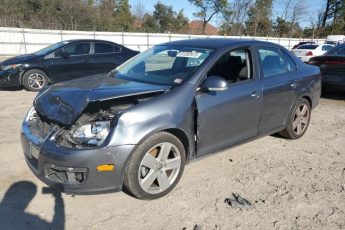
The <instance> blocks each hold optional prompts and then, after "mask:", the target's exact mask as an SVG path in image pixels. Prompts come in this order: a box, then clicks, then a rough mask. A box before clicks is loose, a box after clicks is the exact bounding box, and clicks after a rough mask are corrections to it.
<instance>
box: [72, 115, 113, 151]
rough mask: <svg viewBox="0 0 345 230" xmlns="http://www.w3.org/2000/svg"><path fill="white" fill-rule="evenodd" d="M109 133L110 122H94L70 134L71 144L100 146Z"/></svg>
mask: <svg viewBox="0 0 345 230" xmlns="http://www.w3.org/2000/svg"><path fill="white" fill-rule="evenodd" d="M109 132H110V121H96V122H93V123H91V124H86V125H83V126H81V127H79V128H77V129H76V130H74V131H73V132H72V133H71V139H72V140H73V142H75V143H76V144H79V145H92V146H100V145H101V144H103V143H104V141H105V139H106V138H107V136H108V134H109Z"/></svg>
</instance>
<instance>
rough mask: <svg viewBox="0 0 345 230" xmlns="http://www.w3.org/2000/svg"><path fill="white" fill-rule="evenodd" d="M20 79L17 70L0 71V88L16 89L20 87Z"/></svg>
mask: <svg viewBox="0 0 345 230" xmlns="http://www.w3.org/2000/svg"><path fill="white" fill-rule="evenodd" d="M20 78H21V73H20V71H19V70H17V69H10V70H1V69H0V88H6V87H18V86H20V85H21V82H20Z"/></svg>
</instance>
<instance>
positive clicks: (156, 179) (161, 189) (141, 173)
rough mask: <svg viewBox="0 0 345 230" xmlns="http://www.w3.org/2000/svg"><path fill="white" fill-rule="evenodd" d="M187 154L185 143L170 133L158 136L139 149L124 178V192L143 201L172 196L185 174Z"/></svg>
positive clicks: (133, 156) (157, 134)
mask: <svg viewBox="0 0 345 230" xmlns="http://www.w3.org/2000/svg"><path fill="white" fill-rule="evenodd" d="M185 162H186V152H185V149H184V146H183V144H182V143H181V141H180V140H179V139H178V138H177V137H176V136H174V135H172V134H170V133H167V132H159V133H156V134H154V135H152V136H150V137H149V138H147V139H146V140H144V141H143V142H142V143H141V144H139V145H138V146H137V148H136V149H135V150H134V152H133V154H132V155H131V156H130V158H129V161H128V164H127V167H126V170H125V175H124V182H123V184H124V188H125V190H126V191H128V192H129V193H130V194H132V195H133V196H135V197H137V198H139V199H145V200H151V199H156V198H159V197H162V196H164V195H166V194H168V193H169V192H170V191H171V190H172V189H173V188H174V187H175V186H176V184H177V183H178V181H179V180H180V178H181V175H182V173H183V170H184V166H185Z"/></svg>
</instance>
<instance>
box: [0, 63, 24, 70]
mask: <svg viewBox="0 0 345 230" xmlns="http://www.w3.org/2000/svg"><path fill="white" fill-rule="evenodd" d="M21 65H22V64H13V65H4V66H2V67H1V69H2V70H9V69H15V68H17V67H19V66H21Z"/></svg>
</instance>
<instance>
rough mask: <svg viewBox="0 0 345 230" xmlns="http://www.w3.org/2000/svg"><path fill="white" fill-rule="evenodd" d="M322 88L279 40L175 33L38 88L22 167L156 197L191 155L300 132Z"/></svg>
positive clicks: (76, 190)
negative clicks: (99, 71)
mask: <svg viewBox="0 0 345 230" xmlns="http://www.w3.org/2000/svg"><path fill="white" fill-rule="evenodd" d="M320 92H321V81H320V71H319V69H318V68H317V67H314V66H311V65H307V64H304V63H303V62H301V61H300V60H299V59H297V58H296V57H294V56H293V55H291V54H290V53H289V52H288V51H287V50H286V49H285V48H283V47H281V46H279V45H276V44H272V43H268V42H261V41H253V40H234V39H194V40H184V41H174V42H169V43H165V44H161V45H157V46H155V47H153V48H151V49H149V50H147V51H145V52H143V53H141V54H139V55H137V56H135V57H134V58H132V59H131V60H129V61H127V62H125V63H124V64H122V65H121V66H119V67H118V68H117V69H116V70H113V71H112V72H110V73H109V74H104V75H96V76H92V77H89V78H85V79H80V80H73V81H69V82H64V83H59V84H56V85H52V86H49V87H47V88H45V89H44V90H42V91H41V92H40V93H39V94H38V95H37V97H36V98H35V100H34V103H33V107H32V108H31V109H30V111H29V112H28V114H27V115H26V118H25V120H24V122H23V127H22V135H21V137H22V138H21V140H22V145H23V151H24V153H25V159H26V162H27V164H28V165H29V167H30V169H31V170H32V171H33V173H34V174H35V175H36V176H37V177H38V178H39V179H41V180H42V181H43V182H45V183H46V184H48V185H49V186H52V187H53V188H56V189H59V190H62V191H64V192H67V193H73V194H89V193H99V192H109V191H119V190H121V189H123V190H125V191H127V192H129V193H130V194H132V195H133V196H135V197H137V198H140V199H154V198H158V197H161V196H163V195H165V194H167V193H168V192H170V191H171V190H172V189H173V188H174V186H175V185H176V184H177V183H178V181H179V179H180V177H181V175H182V173H183V169H184V166H185V164H186V163H187V162H188V161H189V160H191V159H193V158H196V157H200V156H202V155H204V154H207V153H211V152H215V151H217V150H220V149H222V148H225V147H227V146H231V145H234V144H238V143H240V142H245V141H248V140H250V139H255V138H257V137H260V136H264V135H270V134H273V133H276V132H279V133H280V134H282V135H283V136H285V137H287V138H291V139H297V138H300V137H301V136H302V135H303V134H304V133H305V132H306V130H307V128H308V124H309V120H310V115H311V110H312V109H313V108H315V107H316V106H317V105H318V104H319V99H320Z"/></svg>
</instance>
